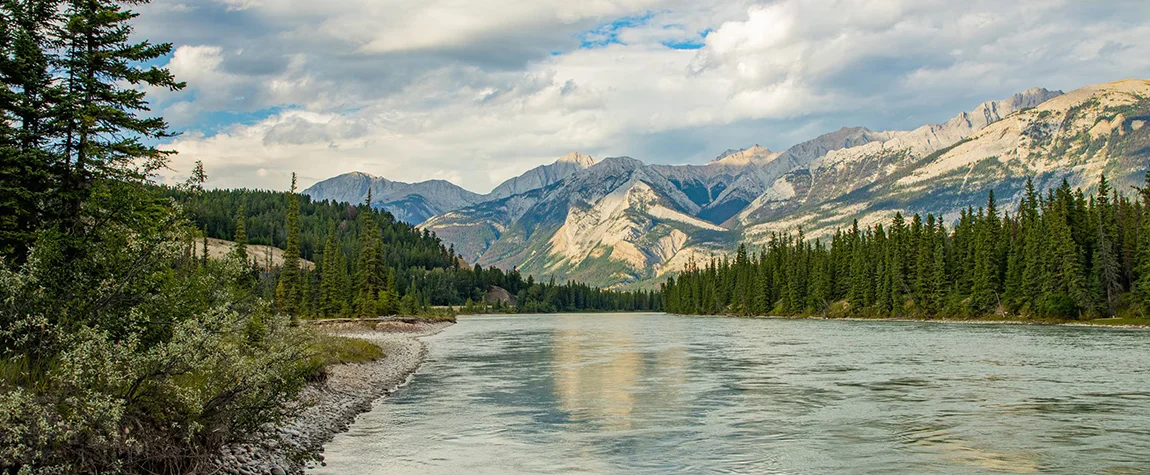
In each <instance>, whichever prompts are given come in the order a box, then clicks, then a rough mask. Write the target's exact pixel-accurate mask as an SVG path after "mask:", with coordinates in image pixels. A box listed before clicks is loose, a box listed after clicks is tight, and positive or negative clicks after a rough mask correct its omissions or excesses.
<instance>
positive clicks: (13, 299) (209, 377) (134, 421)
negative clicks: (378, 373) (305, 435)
mask: <svg viewBox="0 0 1150 475" xmlns="http://www.w3.org/2000/svg"><path fill="white" fill-rule="evenodd" d="M103 186H105V188H104V189H103V190H102V191H101V192H98V193H95V194H94V196H97V197H100V198H98V199H96V200H94V201H93V202H91V203H89V205H88V206H90V207H92V210H91V211H92V213H91V215H92V216H97V217H98V216H101V210H102V209H105V207H107V208H106V209H112V206H114V207H115V209H118V210H119V211H120V212H119V213H117V214H116V215H115V216H111V215H109V216H108V220H107V221H106V222H105V223H104V224H103V225H101V226H93V227H91V228H90V232H88V233H86V234H84V235H81V236H80V237H76V236H64V235H61V234H57V233H52V232H45V233H43V234H42V235H41V237H40V239H39V240H38V241H37V243H36V245H35V246H34V247H33V250H32V252H31V254H30V256H29V258H28V260H27V262H25V263H24V264H22V265H19V266H17V265H12V264H9V263H0V472H16V473H108V472H130V473H132V472H134V473H139V472H145V473H150V472H163V473H181V472H194V471H196V469H197V467H198V465H199V464H200V463H202V462H203V461H204V460H205V459H206V457H207V456H208V455H210V454H212V453H214V451H215V450H216V449H217V448H218V447H219V446H220V445H221V444H223V443H224V442H226V441H228V440H229V439H231V438H234V437H235V436H236V435H237V434H244V433H247V432H249V431H253V430H255V429H257V428H258V427H259V426H261V425H263V424H265V423H268V422H273V421H276V420H277V419H279V418H280V417H282V416H284V414H283V413H282V409H281V408H282V407H283V404H282V403H283V402H284V401H285V400H288V399H291V398H294V397H295V395H296V394H297V393H298V390H299V389H300V388H301V387H302V386H303V384H305V383H306V379H307V377H308V376H310V375H311V374H312V373H314V371H315V368H314V366H313V364H312V356H313V355H314V346H313V345H312V344H311V343H310V342H311V338H312V336H311V335H310V333H309V332H307V331H306V330H305V329H302V328H295V327H292V326H291V325H290V323H289V320H288V319H287V317H285V316H281V315H275V314H273V313H272V312H271V311H270V309H269V308H268V305H267V304H266V303H265V302H263V301H261V300H259V299H255V298H252V297H251V295H252V294H251V293H252V289H253V287H254V282H252V276H251V269H250V268H249V267H248V266H247V264H246V263H244V262H242V261H241V260H239V259H232V260H226V261H201V260H199V259H195V258H192V257H190V252H188V250H189V243H190V242H191V241H192V237H193V234H192V233H193V231H191V227H190V226H188V225H187V223H186V222H184V221H183V220H182V219H181V218H180V217H179V216H180V213H179V211H178V210H176V209H175V208H174V207H173V206H171V205H170V204H168V203H166V202H163V201H158V200H155V199H154V198H153V197H151V196H150V195H149V194H147V193H144V192H141V191H139V189H138V188H135V189H134V190H136V191H135V192H134V193H126V194H125V192H127V191H131V190H132V189H119V186H120V185H119V184H115V183H112V184H106V185H103ZM115 191H118V193H116V192H115ZM112 201H114V203H112ZM121 217H131V218H130V219H120V218H121ZM64 262H67V263H68V265H61V264H62V263H64Z"/></svg>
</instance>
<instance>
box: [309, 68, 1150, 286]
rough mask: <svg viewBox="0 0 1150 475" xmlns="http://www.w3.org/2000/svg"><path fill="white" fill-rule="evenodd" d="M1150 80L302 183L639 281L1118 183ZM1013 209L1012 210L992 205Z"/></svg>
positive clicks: (477, 244)
mask: <svg viewBox="0 0 1150 475" xmlns="http://www.w3.org/2000/svg"><path fill="white" fill-rule="evenodd" d="M1148 121H1150V81H1146V80H1137V79H1128V80H1123V81H1117V82H1113V83H1107V84H1100V85H1094V86H1088V87H1084V88H1081V89H1078V90H1076V91H1073V92H1070V93H1067V94H1064V93H1062V92H1061V91H1050V90H1046V89H1038V88H1036V89H1030V90H1027V91H1024V92H1022V93H1019V94H1015V95H1014V96H1012V97H1009V98H1007V99H1005V100H1000V101H992V102H986V103H983V104H981V105H980V106H978V107H977V108H975V109H974V110H972V111H968V112H962V113H960V114H958V115H957V116H955V117H954V118H952V119H950V120H948V121H946V122H944V123H941V124H929V125H924V126H922V127H919V128H916V129H914V130H905V131H872V130H869V129H867V128H864V127H850V128H843V129H840V130H837V131H834V132H830V133H827V134H824V135H821V136H819V137H816V138H814V139H813V140H810V141H807V142H803V143H800V144H798V145H795V146H793V147H790V148H788V149H786V150H783V151H780V152H775V151H771V150H769V149H767V148H764V147H760V146H758V145H756V146H753V147H750V148H746V149H736V150H728V151H726V152H724V153H723V154H721V155H719V156H718V157H717V158H716V159H715V160H713V161H711V162H710V163H707V164H705V165H647V164H644V163H643V162H640V161H639V160H635V159H632V158H628V157H613V158H606V159H603V160H602V161H598V162H596V161H595V160H594V159H592V158H591V157H588V156H586V155H580V154H574V153H573V154H569V155H566V156H564V157H562V158H560V159H559V160H558V161H556V162H555V163H553V164H551V165H544V166H541V167H538V168H535V169H532V170H530V171H528V172H526V173H524V174H523V175H521V176H519V177H516V178H513V179H511V180H508V181H507V182H505V183H503V184H501V185H500V186H498V187H497V188H495V189H494V190H493V191H492V192H491V193H488V194H486V195H479V194H476V193H471V192H469V191H467V190H464V189H462V188H460V187H458V186H455V185H453V184H451V183H448V182H445V181H427V182H422V183H415V184H408V183H401V182H395V181H390V180H386V179H384V178H381V177H374V176H371V175H367V174H364V173H349V174H345V175H340V176H337V177H334V178H331V179H328V180H325V181H322V182H319V183H317V184H316V185H314V186H312V187H311V188H308V189H307V190H305V191H304V193H305V194H307V195H309V196H311V197H312V198H313V199H316V200H323V199H330V200H336V201H349V202H362V201H363V200H365V199H366V198H367V192H368V189H370V190H371V192H372V205H373V206H375V207H379V208H384V209H386V210H388V211H390V212H391V213H392V214H394V215H395V216H396V217H397V218H398V219H401V220H405V221H408V222H411V223H419V226H420V227H421V228H423V229H427V230H431V231H433V232H435V233H436V234H437V235H438V236H439V237H440V238H442V239H443V240H444V241H446V242H448V243H451V244H452V245H454V246H455V249H456V251H457V252H459V253H460V254H461V255H462V256H463V258H464V259H466V260H467V261H468V262H473V263H479V264H483V265H494V266H499V267H504V268H511V267H516V268H519V269H520V270H521V271H522V272H525V273H529V274H534V275H536V276H538V277H543V276H554V277H556V278H557V279H558V280H566V279H576V280H581V281H585V282H588V283H592V284H595V285H602V286H649V285H652V284H653V283H655V282H657V281H659V280H662V279H663V278H665V277H666V275H667V274H668V273H673V272H675V271H677V270H679V269H682V266H683V265H684V264H686V263H687V262H688V261H689V260H690V259H692V258H695V259H705V258H708V256H710V255H713V254H720V253H727V252H730V251H731V250H733V249H734V247H736V246H737V244H738V243H739V242H748V243H750V244H753V245H761V244H765V243H766V242H768V241H769V240H770V238H771V236H772V234H773V233H777V232H793V231H795V230H797V229H799V228H800V227H801V229H802V230H803V231H804V233H805V234H806V236H807V237H812V238H817V237H824V236H827V235H828V234H830V233H833V232H834V230H835V229H841V228H845V227H848V226H850V225H851V223H852V222H853V221H854V220H856V219H857V220H859V223H860V225H870V224H873V223H876V222H884V221H887V220H889V219H890V218H891V217H893V215H894V214H895V213H897V212H901V213H903V214H904V215H909V214H913V213H923V214H925V213H935V214H940V213H941V214H942V215H943V216H944V217H945V218H946V219H947V220H948V221H952V220H954V219H956V217H957V215H958V213H959V211H960V210H962V209H965V208H966V207H968V206H974V207H977V206H980V205H983V204H985V200H986V194H987V192H988V191H989V190H994V191H995V194H996V196H997V197H999V199H1000V201H1004V202H1010V203H1011V204H1013V203H1014V202H1016V201H1017V199H1018V198H1019V197H1020V196H1021V193H1022V191H1023V188H1024V185H1025V181H1026V179H1027V178H1028V177H1029V178H1032V179H1034V181H1035V184H1036V185H1037V186H1038V187H1039V188H1040V189H1045V188H1050V187H1053V186H1056V185H1058V184H1060V183H1061V181H1062V180H1064V179H1065V180H1067V181H1069V183H1070V184H1071V186H1076V187H1083V188H1085V189H1090V188H1091V187H1092V186H1093V185H1094V184H1095V183H1096V182H1097V179H1098V176H1099V175H1100V174H1102V173H1105V174H1106V175H1107V177H1108V178H1109V179H1110V180H1111V181H1112V182H1113V183H1114V184H1115V186H1116V187H1117V189H1119V190H1129V189H1130V187H1131V186H1135V185H1137V184H1139V183H1141V182H1142V178H1143V176H1144V174H1145V173H1146V171H1147V169H1148V168H1150V127H1146V126H1145V125H1146V123H1147V122H1148ZM1003 207H1004V208H1006V209H1008V210H1010V209H1013V206H1012V205H1011V206H1003Z"/></svg>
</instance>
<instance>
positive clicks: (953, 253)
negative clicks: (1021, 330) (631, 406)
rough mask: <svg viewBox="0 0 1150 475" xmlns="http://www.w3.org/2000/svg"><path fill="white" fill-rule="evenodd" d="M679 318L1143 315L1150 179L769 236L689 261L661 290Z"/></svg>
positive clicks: (1147, 299)
mask: <svg viewBox="0 0 1150 475" xmlns="http://www.w3.org/2000/svg"><path fill="white" fill-rule="evenodd" d="M663 290H664V299H665V304H666V308H667V310H668V311H670V312H676V313H688V314H728V313H729V314H739V315H767V314H770V315H819V314H821V315H832V316H877V317H918V318H923V317H925V318H929V317H980V316H989V315H996V316H1000V317H1020V316H1021V317H1031V318H1055V319H1091V318H1099V317H1111V316H1116V315H1123V316H1141V317H1144V316H1145V315H1147V313H1148V312H1150V174H1148V175H1147V181H1146V186H1145V187H1143V188H1141V189H1139V190H1138V193H1137V195H1136V196H1134V197H1133V199H1132V198H1131V197H1128V196H1126V194H1125V193H1119V191H1118V190H1113V189H1112V188H1111V187H1110V185H1109V184H1108V182H1107V181H1106V178H1105V177H1103V178H1102V179H1101V180H1100V182H1099V185H1098V191H1097V193H1095V194H1093V195H1091V196H1086V195H1085V194H1084V193H1083V192H1082V191H1081V190H1077V191H1076V190H1073V189H1071V187H1070V186H1069V185H1068V184H1066V183H1065V182H1063V184H1062V186H1060V187H1058V188H1056V189H1053V190H1049V191H1048V192H1047V193H1046V194H1041V193H1039V192H1037V191H1035V189H1034V187H1033V185H1032V184H1030V183H1027V192H1026V195H1025V197H1024V198H1023V200H1022V201H1021V202H1020V203H1018V205H1017V207H1016V208H1012V211H1010V212H1005V213H1003V212H1000V211H999V205H998V204H997V203H996V202H995V199H994V194H993V192H991V193H990V196H989V199H988V201H987V204H986V206H985V207H980V208H979V209H977V210H975V209H967V210H965V211H963V212H962V213H961V217H960V218H959V220H958V223H957V225H956V226H954V227H953V229H947V226H946V225H945V223H943V222H942V221H941V220H940V219H939V218H936V217H935V216H934V215H927V216H926V218H925V220H924V219H923V218H922V217H921V216H919V215H917V214H916V215H914V216H913V217H912V218H911V219H910V222H909V223H908V222H907V221H906V220H905V219H904V218H903V216H902V215H901V214H900V215H896V216H895V218H894V220H893V221H892V222H891V223H890V224H889V226H885V227H884V226H883V225H882V224H876V225H875V226H874V227H873V228H864V229H860V228H859V227H858V224H857V222H856V223H855V225H854V227H852V228H851V229H849V230H845V231H843V230H840V231H838V232H836V233H835V234H834V235H833V237H832V238H831V239H830V241H829V242H824V241H821V240H815V241H814V242H810V241H807V240H805V239H804V237H803V234H802V232H801V230H800V231H799V232H798V233H797V234H776V235H774V236H773V237H772V238H771V240H770V243H769V244H768V245H767V246H765V247H764V248H762V249H761V250H760V251H759V252H758V254H757V255H754V254H753V253H751V252H749V251H748V249H747V247H746V246H745V245H744V246H740V247H739V250H738V253H737V254H736V256H735V258H734V260H728V259H726V258H724V259H722V260H711V261H710V262H705V263H702V265H701V266H700V265H699V264H697V263H692V264H691V265H690V266H689V268H688V269H687V270H686V271H685V272H683V273H682V274H681V275H680V276H678V278H677V279H670V280H668V281H667V283H666V284H665V285H664V287H663Z"/></svg>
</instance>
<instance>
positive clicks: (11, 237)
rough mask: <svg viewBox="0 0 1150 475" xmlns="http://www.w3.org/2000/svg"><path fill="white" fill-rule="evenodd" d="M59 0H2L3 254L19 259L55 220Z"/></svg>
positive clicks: (0, 207)
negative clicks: (52, 204) (52, 146)
mask: <svg viewBox="0 0 1150 475" xmlns="http://www.w3.org/2000/svg"><path fill="white" fill-rule="evenodd" d="M59 3H60V2H59V1H58V0H37V1H19V0H3V1H0V256H6V257H8V258H9V259H12V260H14V261H15V262H23V260H24V258H25V257H26V256H27V252H28V249H29V246H30V245H31V243H32V241H33V240H34V239H35V234H36V231H37V230H38V229H40V228H41V226H42V225H43V224H44V223H45V221H49V222H50V221H51V219H52V216H50V215H49V214H48V213H49V212H50V208H49V206H48V204H49V202H50V201H51V199H52V197H53V194H52V191H53V188H54V186H56V183H58V177H57V175H58V174H59V173H60V172H61V170H60V165H61V160H60V156H59V154H57V153H54V152H52V151H51V150H49V148H48V147H46V145H47V144H48V143H50V141H51V140H53V138H54V137H56V131H57V129H56V128H55V127H54V121H53V120H52V116H53V114H54V113H58V110H57V106H58V98H59V95H60V88H59V86H58V85H57V84H56V82H55V81H54V77H53V74H52V68H53V66H54V63H56V62H57V57H56V56H55V54H54V50H56V49H58V41H59V23H60V20H59V18H58V11H57V9H58V8H59Z"/></svg>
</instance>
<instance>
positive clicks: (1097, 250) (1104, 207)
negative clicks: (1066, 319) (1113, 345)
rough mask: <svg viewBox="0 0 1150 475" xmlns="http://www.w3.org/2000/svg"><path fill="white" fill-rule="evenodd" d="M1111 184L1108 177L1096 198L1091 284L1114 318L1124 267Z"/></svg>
mask: <svg viewBox="0 0 1150 475" xmlns="http://www.w3.org/2000/svg"><path fill="white" fill-rule="evenodd" d="M1110 191H1111V190H1110V183H1109V182H1108V181H1107V180H1106V175H1102V177H1101V178H1100V179H1099V182H1098V194H1097V196H1096V197H1095V199H1094V208H1095V213H1094V214H1095V220H1096V221H1097V225H1096V226H1097V228H1098V230H1097V235H1096V236H1095V242H1094V255H1093V258H1092V260H1091V262H1092V264H1093V268H1092V269H1091V282H1092V284H1093V287H1094V292H1095V295H1096V297H1095V298H1096V300H1098V301H1099V302H1101V305H1100V307H1101V308H1102V309H1103V311H1104V313H1105V314H1106V315H1109V316H1113V315H1114V314H1115V313H1116V312H1117V306H1118V296H1119V294H1121V293H1122V282H1121V278H1122V275H1121V267H1120V263H1119V261H1118V252H1117V246H1115V239H1117V238H1118V237H1119V235H1118V222H1117V220H1116V217H1115V215H1114V209H1113V206H1112V203H1111V202H1110Z"/></svg>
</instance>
